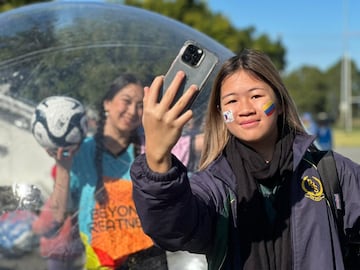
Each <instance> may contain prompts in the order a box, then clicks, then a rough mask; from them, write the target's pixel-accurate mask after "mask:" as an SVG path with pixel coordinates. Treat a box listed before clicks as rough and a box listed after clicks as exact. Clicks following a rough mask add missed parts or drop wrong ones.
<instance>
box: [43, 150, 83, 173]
mask: <svg viewBox="0 0 360 270" xmlns="http://www.w3.org/2000/svg"><path fill="white" fill-rule="evenodd" d="M78 149H79V145H76V146H73V147H66V148H64V147H59V148H58V149H56V150H50V149H46V151H47V153H48V154H49V156H51V157H53V158H54V159H55V161H56V164H57V166H58V167H62V168H64V169H65V170H70V168H71V165H72V160H73V156H74V154H75V153H76V151H77V150H78Z"/></svg>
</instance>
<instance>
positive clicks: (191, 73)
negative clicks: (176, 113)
mask: <svg viewBox="0 0 360 270" xmlns="http://www.w3.org/2000/svg"><path fill="white" fill-rule="evenodd" d="M218 62H219V58H218V56H217V55H216V54H215V53H213V52H211V51H210V50H209V49H207V48H205V47H204V46H203V45H201V44H199V43H197V42H195V41H193V40H187V41H185V43H184V45H183V46H182V47H181V49H180V51H179V53H178V54H177V56H176V57H175V59H174V60H173V62H172V64H171V65H170V68H169V70H168V71H167V72H166V74H165V78H164V84H163V88H162V91H161V93H160V97H159V100H160V99H161V97H162V96H163V95H164V93H165V91H166V90H167V89H168V87H169V85H170V83H171V82H172V80H173V79H174V77H175V74H176V73H177V72H178V71H179V70H182V71H184V72H185V75H186V77H185V78H184V80H183V82H182V84H181V86H180V88H179V89H178V92H177V94H176V96H175V98H174V101H173V103H172V105H174V104H175V103H176V102H177V101H178V100H179V98H180V97H181V96H182V95H183V93H184V92H185V91H186V90H187V89H188V88H189V87H190V86H191V85H192V84H196V85H197V86H198V88H199V91H198V92H197V94H195V95H194V96H193V98H192V99H191V101H190V102H189V103H188V104H187V106H186V108H185V109H184V111H183V112H185V111H186V110H188V109H190V108H191V105H192V104H193V103H194V101H195V99H196V97H197V96H198V95H199V93H200V91H201V90H202V89H203V87H204V85H205V83H206V81H207V80H208V79H209V77H210V74H211V72H212V71H213V70H214V68H215V66H216V64H217V63H218Z"/></svg>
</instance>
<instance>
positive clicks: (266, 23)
mask: <svg viewBox="0 0 360 270" xmlns="http://www.w3.org/2000/svg"><path fill="white" fill-rule="evenodd" d="M207 3H208V5H209V7H210V9H211V10H212V11H214V12H219V13H222V14H223V15H225V16H226V17H227V18H228V19H229V20H230V21H231V23H232V24H233V26H235V27H236V28H237V29H240V30H241V29H244V28H248V27H250V26H253V27H255V30H256V32H255V36H256V35H261V34H266V35H267V36H268V37H270V39H271V40H272V41H276V40H277V39H278V38H280V40H281V42H282V44H283V46H284V47H285V49H286V62H287V66H286V71H288V72H291V71H292V70H294V69H298V68H299V67H301V66H303V65H307V66H315V67H318V68H320V69H321V70H323V71H324V70H326V69H328V68H329V67H331V66H332V65H334V64H336V63H337V62H338V61H339V60H340V59H341V57H342V56H343V55H345V54H346V55H348V56H349V57H351V58H352V59H353V60H354V61H355V63H356V66H357V68H358V69H359V68H360V19H359V13H360V1H359V0H300V1H299V0H298V1H289V0H273V1H269V0H252V1H249V0H246V1H245V0H207Z"/></svg>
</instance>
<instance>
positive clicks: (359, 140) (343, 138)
mask: <svg viewBox="0 0 360 270" xmlns="http://www.w3.org/2000/svg"><path fill="white" fill-rule="evenodd" d="M333 136H334V146H335V147H360V129H354V130H353V131H351V132H346V131H345V130H343V129H337V128H335V129H333Z"/></svg>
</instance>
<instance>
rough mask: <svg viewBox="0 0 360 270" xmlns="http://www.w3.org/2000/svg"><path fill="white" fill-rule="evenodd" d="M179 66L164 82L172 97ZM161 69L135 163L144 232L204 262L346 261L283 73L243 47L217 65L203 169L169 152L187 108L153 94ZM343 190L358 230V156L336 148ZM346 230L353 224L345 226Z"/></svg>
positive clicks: (279, 265) (305, 265) (235, 268)
mask: <svg viewBox="0 0 360 270" xmlns="http://www.w3.org/2000/svg"><path fill="white" fill-rule="evenodd" d="M184 77H185V74H184V72H179V73H178V74H177V75H176V76H175V78H174V80H173V82H172V84H171V86H170V87H169V88H168V89H167V91H170V92H169V96H170V95H171V94H172V95H173V96H175V93H176V91H177V90H178V88H179V87H180V85H181V82H182V80H183V79H184ZM162 83H163V77H162V76H158V77H156V78H155V79H154V81H153V82H152V84H151V86H150V87H147V88H145V97H144V116H143V126H144V132H145V137H146V152H145V153H144V154H142V155H140V156H138V157H137V158H136V159H135V162H134V163H133V165H132V167H131V178H132V180H133V182H134V190H133V197H134V201H135V204H136V208H137V210H138V213H139V217H140V219H141V223H142V225H143V228H144V231H145V232H146V233H147V234H148V235H149V236H150V237H151V238H152V239H153V240H154V242H155V243H156V244H158V245H159V246H160V247H162V248H164V249H167V250H170V251H175V250H187V251H190V252H196V253H202V254H206V256H207V261H208V269H211V270H212V269H219V270H228V269H229V270H240V269H244V270H258V269H259V270H260V269H261V270H262V269H270V270H289V269H298V270H319V269H337V270H343V269H344V263H343V257H342V249H341V245H340V241H339V236H338V235H337V227H336V226H337V225H336V222H335V220H334V218H333V215H332V214H331V210H330V209H329V206H328V201H327V200H326V198H325V196H324V193H323V189H322V183H321V181H319V178H320V175H319V173H318V171H317V170H316V165H315V164H314V161H313V160H312V157H313V155H314V154H316V153H317V152H318V149H317V148H316V146H315V145H314V139H315V136H313V135H309V134H307V132H306V131H305V129H304V127H303V124H302V122H301V119H300V117H299V115H298V112H297V108H296V106H295V103H294V101H293V100H292V98H291V96H290V94H289V92H288V90H287V89H286V87H285V85H284V83H283V82H282V80H281V76H280V74H279V72H278V71H277V70H276V68H275V66H274V65H273V63H272V62H271V60H270V58H269V57H268V56H266V55H265V54H264V53H261V52H259V51H256V50H250V49H245V50H243V51H242V52H240V53H239V54H238V55H236V56H234V57H231V58H230V59H228V60H227V61H225V63H224V64H223V65H222V67H221V68H220V71H219V72H218V74H217V76H216V78H215V80H214V84H213V88H212V91H211V93H210V97H209V104H208V109H207V113H206V117H205V125H204V146H203V150H202V155H201V160H200V168H199V171H197V172H194V173H193V174H191V177H189V174H188V171H187V168H186V166H185V165H184V164H183V163H182V162H181V161H180V160H178V159H177V158H176V156H174V155H173V154H171V149H172V147H173V146H174V145H175V144H176V142H177V140H178V139H179V138H180V135H181V133H182V129H183V128H184V126H185V125H186V123H187V122H189V121H190V120H191V118H192V117H193V112H192V111H191V110H188V111H186V112H185V113H184V114H181V115H179V113H180V112H181V111H182V110H183V109H184V107H185V106H186V104H187V103H188V102H189V100H190V99H191V97H192V95H193V94H194V93H196V91H197V88H196V87H195V86H192V87H190V88H189V89H188V90H187V91H186V92H185V94H184V95H183V97H182V98H181V99H180V100H179V101H178V102H177V103H176V104H175V105H174V106H173V107H170V106H169V105H170V104H171V102H172V100H171V99H165V100H164V99H162V100H161V101H160V102H158V93H159V90H160V89H161V86H162ZM334 157H335V161H336V167H337V172H338V174H339V179H340V182H341V187H342V193H343V195H344V205H345V216H344V227H343V228H341V230H342V231H344V232H346V233H347V235H348V232H349V231H351V230H352V231H353V232H354V233H357V234H358V232H359V224H360V179H359V178H360V165H359V164H356V163H354V162H352V161H351V160H350V159H348V158H346V157H344V156H341V155H340V154H338V153H334ZM348 230H349V231H348Z"/></svg>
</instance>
